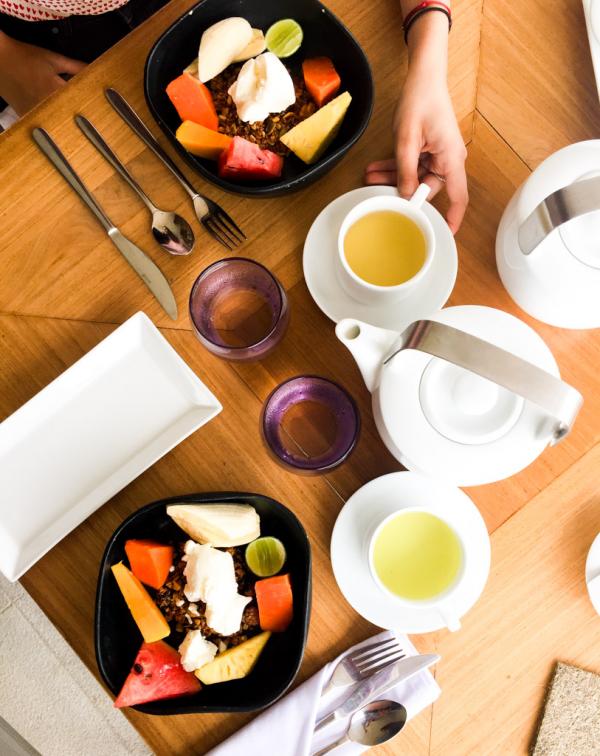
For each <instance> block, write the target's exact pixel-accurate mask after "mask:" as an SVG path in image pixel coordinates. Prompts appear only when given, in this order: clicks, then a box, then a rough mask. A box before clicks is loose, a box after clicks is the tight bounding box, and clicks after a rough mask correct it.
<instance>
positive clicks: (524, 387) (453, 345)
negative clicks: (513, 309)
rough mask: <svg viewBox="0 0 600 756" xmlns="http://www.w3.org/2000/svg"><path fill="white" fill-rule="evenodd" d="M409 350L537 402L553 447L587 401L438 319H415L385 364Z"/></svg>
mask: <svg viewBox="0 0 600 756" xmlns="http://www.w3.org/2000/svg"><path fill="white" fill-rule="evenodd" d="M405 349H416V350H418V351H420V352H425V353H427V354H430V355H432V356H433V357H439V358H441V359H443V360H447V361H448V362H451V363H453V364H454V365H457V366H458V367H461V368H464V369H465V370H469V371H471V372H472V373H476V374H477V375H480V376H481V377H482V378H487V379H488V380H489V381H492V382H493V383H497V384H498V385H500V386H503V387H504V388H505V389H508V391H512V392H513V393H514V394H518V395H519V396H521V397H523V399H526V400H527V401H530V402H533V404H535V405H537V406H538V407H540V408H541V409H542V410H544V411H545V412H546V413H547V414H548V415H549V416H550V417H551V418H552V420H553V427H552V438H551V440H550V445H551V446H554V444H557V443H558V442H559V441H561V440H562V439H563V438H564V437H565V436H566V435H567V434H568V433H569V431H570V430H571V428H572V427H573V423H574V422H575V418H576V417H577V413H578V412H579V409H580V407H581V404H582V402H583V397H582V396H581V394H580V393H579V391H577V389H574V388H573V387H572V386H569V384H568V383H565V382H564V381H561V380H560V378H556V377H555V376H554V375H551V374H550V373H547V372H546V371H545V370H542V368H539V367H537V365H533V364H532V363H530V362H527V360H523V359H521V358H520V357H517V356H516V355H514V354H512V353H511V352H507V351H506V350H504V349H500V347H497V346H495V345H494V344H490V343H489V342H488V341H484V340H483V339H480V338H478V337H477V336H472V335H471V334H469V333H465V332H464V331H459V330H458V329H457V328H452V326H448V325H445V324H444V323H438V322H437V321H435V320H417V321H416V322H415V323H412V324H411V325H410V326H409V327H408V328H406V329H405V330H404V331H403V332H402V333H401V334H400V338H399V340H398V341H397V342H396V343H395V344H394V346H393V351H392V352H391V353H390V354H389V355H388V356H387V357H386V358H385V359H384V361H383V364H384V365H387V364H388V363H389V362H391V360H392V359H393V358H394V357H395V356H396V355H397V354H399V353H400V352H402V351H403V350H405Z"/></svg>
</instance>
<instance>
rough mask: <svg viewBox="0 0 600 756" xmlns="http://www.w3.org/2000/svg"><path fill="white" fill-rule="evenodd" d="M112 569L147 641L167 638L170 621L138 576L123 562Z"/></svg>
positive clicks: (114, 565)
mask: <svg viewBox="0 0 600 756" xmlns="http://www.w3.org/2000/svg"><path fill="white" fill-rule="evenodd" d="M111 570H112V573H113V575H114V576H115V580H116V581H117V585H118V586H119V588H120V590H121V593H122V594H123V598H124V599H125V602H126V603H127V606H128V608H129V611H130V612H131V616H132V617H133V619H134V620H135V624H136V625H137V626H138V628H139V630H140V632H141V634H142V635H143V637H144V640H145V641H146V643H153V642H154V641H158V640H161V639H162V638H166V637H167V635H169V634H170V632H171V628H170V627H169V623H168V622H167V620H166V619H165V618H164V617H163V615H162V613H161V611H160V609H159V608H158V607H157V606H156V604H155V603H154V601H152V597H151V596H150V594H149V593H148V591H147V590H146V589H145V588H144V586H143V585H142V584H141V583H140V581H139V580H138V579H137V578H136V576H135V575H134V574H133V573H132V572H131V571H130V570H128V569H127V567H125V565H124V564H123V562H119V563H118V564H113V566H112V567H111Z"/></svg>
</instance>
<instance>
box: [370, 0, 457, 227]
mask: <svg viewBox="0 0 600 756" xmlns="http://www.w3.org/2000/svg"><path fill="white" fill-rule="evenodd" d="M415 5H417V2H415V0H402V2H401V6H402V13H403V17H404V18H405V17H406V14H407V13H408V12H409V11H410V10H412V8H413V7H414V6H415ZM408 59H409V63H408V74H407V77H406V81H405V83H404V87H403V89H402V92H401V95H400V99H399V102H398V105H397V108H396V112H395V115H394V124H393V128H394V149H395V158H393V159H391V160H379V161H376V162H374V163H371V164H370V165H369V166H367V172H366V181H367V183H369V184H382V183H383V184H397V186H398V191H399V192H400V194H401V195H402V196H403V197H410V195H411V194H412V193H413V192H414V191H415V189H416V188H417V186H418V183H419V181H420V180H421V181H424V182H425V183H427V184H429V185H430V186H431V188H432V194H431V196H433V195H434V194H436V193H437V192H438V191H439V190H440V189H441V187H442V186H443V185H444V183H445V185H446V191H447V193H448V198H449V200H450V204H449V207H448V212H447V216H446V219H447V221H448V225H449V226H450V228H451V230H452V232H453V233H456V231H458V228H459V227H460V224H461V222H462V219H463V216H464V214H465V210H466V207H467V203H468V191H467V178H466V172H465V159H466V154H467V152H466V148H465V145H464V142H463V139H462V136H461V134H460V129H459V128H458V124H457V122H456V116H455V114H454V110H453V108H452V102H451V100H450V94H449V92H448V85H447V81H446V77H447V66H448V19H447V18H446V16H445V15H444V14H443V13H441V12H438V11H432V12H428V13H424V14H423V15H421V16H420V17H419V18H417V20H416V21H415V22H414V24H413V25H412V26H411V28H410V32H409V34H408ZM439 177H441V179H442V180H440V178H439Z"/></svg>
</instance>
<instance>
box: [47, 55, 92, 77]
mask: <svg viewBox="0 0 600 756" xmlns="http://www.w3.org/2000/svg"><path fill="white" fill-rule="evenodd" d="M52 65H53V66H54V70H55V71H56V72H57V73H64V74H70V75H71V76H75V74H77V73H79V72H80V71H81V70H82V69H84V68H85V65H86V64H85V63H82V62H81V61H80V60H75V59H74V58H67V57H66V56H65V55H59V54H58V53H53V55H52Z"/></svg>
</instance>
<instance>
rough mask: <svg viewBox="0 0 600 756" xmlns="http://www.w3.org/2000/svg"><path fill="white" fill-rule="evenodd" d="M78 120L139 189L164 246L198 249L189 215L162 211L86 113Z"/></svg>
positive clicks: (174, 251) (176, 250)
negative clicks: (182, 215) (188, 220)
mask: <svg viewBox="0 0 600 756" xmlns="http://www.w3.org/2000/svg"><path fill="white" fill-rule="evenodd" d="M75 123H76V124H77V125H78V126H79V128H80V129H81V130H82V131H83V133H84V134H85V135H86V137H87V138H88V139H89V140H90V142H91V143H92V144H93V145H94V147H95V148H96V149H97V150H98V152H100V154H101V155H102V156H103V157H105V158H106V160H108V162H109V163H110V164H111V165H112V167H113V168H114V169H115V170H116V171H117V173H119V174H120V175H121V176H122V177H123V178H124V179H125V181H126V182H127V183H128V184H129V186H130V187H131V188H132V189H133V190H134V192H136V194H137V195H138V196H139V198H140V199H141V200H142V202H143V203H144V204H145V205H146V207H147V208H148V210H150V212H151V213H152V235H153V236H154V238H155V239H156V241H157V242H158V243H159V244H160V246H161V247H162V248H163V249H164V250H165V251H166V252H169V254H171V255H189V254H190V252H191V251H192V249H193V248H194V232H193V231H192V229H191V227H190V224H189V223H188V222H187V221H186V220H185V218H182V217H181V216H180V215H177V213H168V212H166V211H164V210H159V209H158V208H157V207H156V206H155V205H154V204H153V203H152V202H151V201H150V199H149V198H148V196H147V194H146V193H145V192H144V190H143V189H142V187H141V186H140V185H139V184H138V182H137V181H136V180H135V179H134V178H133V176H132V175H131V174H130V173H129V171H128V170H127V168H125V166H124V165H123V163H122V162H121V161H120V160H119V158H118V157H117V156H116V155H115V153H114V152H113V151H112V150H111V148H110V147H109V146H108V145H107V144H106V142H105V141H104V139H103V138H102V137H101V136H100V134H99V132H98V130H97V129H96V127H95V126H93V125H92V124H91V123H90V122H89V121H88V119H87V118H85V116H82V115H77V116H75Z"/></svg>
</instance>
